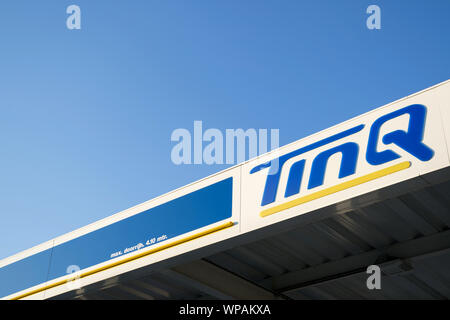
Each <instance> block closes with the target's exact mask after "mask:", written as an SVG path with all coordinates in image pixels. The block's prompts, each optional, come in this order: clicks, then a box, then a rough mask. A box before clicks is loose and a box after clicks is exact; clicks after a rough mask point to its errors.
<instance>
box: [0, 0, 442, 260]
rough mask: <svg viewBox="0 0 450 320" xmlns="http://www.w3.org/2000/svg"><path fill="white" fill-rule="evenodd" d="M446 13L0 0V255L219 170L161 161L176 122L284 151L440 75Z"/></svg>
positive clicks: (305, 4)
mask: <svg viewBox="0 0 450 320" xmlns="http://www.w3.org/2000/svg"><path fill="white" fill-rule="evenodd" d="M70 4H76V5H79V6H80V7H81V12H82V29H81V30H73V31H71V30H68V29H67V28H66V18H67V16H68V15H67V14H66V8H67V6H68V5H70ZM370 4H376V5H378V6H380V8H381V14H382V17H381V18H382V20H381V26H382V29H381V30H368V29H367V28H366V18H367V17H368V15H367V14H366V12H365V11H366V8H367V7H368V6H369V5H370ZM449 14H450V1H448V0H433V1H425V0H421V1H418V0H412V1H411V0H408V1H407V0H396V1H392V0H389V1H385V0H371V1H361V0H341V1H336V0H328V1H324V0H322V1H317V0H315V1H312V0H308V1H302V0H292V1H288V0H282V1H275V0H258V1H257V0H226V1H225V0H196V1H181V0H171V1H155V0H141V1H138V0H131V1H130V0H128V1H124V0H115V1H105V0H72V1H63V0H57V1H56V0H54V1H50V0H46V1H24V0H14V1H12V0H8V1H7V0H4V1H1V4H0V46H1V51H0V58H1V59H0V110H1V117H0V146H1V157H0V210H1V211H0V214H1V218H2V220H1V227H0V231H1V232H0V258H3V257H6V256H9V255H11V254H14V253H16V252H18V251H21V250H24V249H27V248H29V247H31V246H33V245H36V244H39V243H41V242H44V241H46V240H48V239H51V238H53V237H56V236H58V235H61V234H63V233H66V232H69V231H72V230H74V229H76V228H79V227H82V226H84V225H86V224H89V223H91V222H94V221H96V220H98V219H101V218H104V217H107V216H109V215H111V214H114V213H116V212H118V211H121V210H124V209H126V208H128V207H130V206H133V205H136V204H138V203H141V202H143V201H146V200H149V199H151V198H153V197H155V196H158V195H161V194H163V193H165V192H168V191H170V190H172V189H175V188H178V187H181V186H183V185H185V184H187V183H190V182H193V181H195V180H197V179H200V178H202V177H205V176H207V175H209V174H212V173H214V172H217V171H219V170H222V169H224V168H226V166H225V165H213V166H208V165H196V166H195V165H191V166H187V165H184V166H176V165H174V164H173V163H172V162H171V159H170V151H171V149H172V147H173V146H174V143H172V142H171V141H170V135H171V133H172V131H173V130H174V129H176V128H187V129H190V130H192V126H193V121H194V120H202V121H203V125H204V127H205V128H219V129H221V130H225V129H226V128H244V129H247V128H279V129H280V143H281V145H284V144H287V143H290V142H292V141H295V140H298V139H300V138H302V137H305V136H308V135H309V134H312V133H314V132H317V131H319V130H322V129H325V128H327V127H329V126H332V125H334V124H337V123H339V122H342V121H344V120H347V119H349V118H351V117H354V116H357V115H359V114H361V113H364V112H366V111H369V110H371V109H373V108H376V107H379V106H381V105H383V104H386V103H389V102H391V101H393V100H395V99H398V98H402V97H404V96H406V95H408V94H411V93H414V92H416V91H419V90H422V89H424V88H426V87H429V86H431V85H434V84H436V83H438V82H441V81H444V80H447V79H448V78H449V77H450V41H449V33H450V19H449Z"/></svg>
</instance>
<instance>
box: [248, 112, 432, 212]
mask: <svg viewBox="0 0 450 320" xmlns="http://www.w3.org/2000/svg"><path fill="white" fill-rule="evenodd" d="M404 115H409V120H408V121H409V122H408V128H407V130H406V131H404V130H394V131H391V132H388V133H384V134H383V136H382V137H380V132H381V127H382V125H383V124H384V123H386V122H388V121H390V120H392V119H395V118H398V117H401V116H404ZM425 118H426V107H425V106H424V105H421V104H414V105H410V106H407V107H404V108H402V109H399V110H396V111H394V112H391V113H389V114H386V115H383V116H381V117H379V118H378V119H376V120H375V121H374V122H373V123H372V125H371V127H370V133H369V137H368V141H367V145H366V154H365V161H366V162H367V163H368V164H370V165H372V166H378V165H382V164H385V163H388V162H391V161H393V160H396V159H399V158H401V155H399V154H398V153H396V152H395V151H393V150H392V148H390V149H387V150H384V151H378V150H377V146H378V144H379V141H380V140H381V141H382V142H383V143H384V144H385V145H392V144H394V145H396V146H398V147H399V148H401V149H403V150H404V151H406V152H407V153H409V154H411V155H412V156H414V157H415V158H417V159H419V160H420V161H428V160H430V159H431V158H432V157H433V155H434V151H433V150H432V149H431V148H430V147H428V146H427V145H425V144H424V143H423V135H424V129H425ZM364 127H365V125H364V124H360V125H357V126H355V127H353V128H350V129H348V130H345V131H342V132H339V133H337V134H335V135H332V136H330V137H327V138H325V139H322V140H320V141H317V142H315V143H312V144H310V145H307V146H305V147H302V148H299V149H297V150H295V151H292V152H290V153H288V154H285V155H282V156H280V157H278V158H275V159H273V160H271V161H269V162H267V163H264V164H260V165H258V166H256V167H254V168H252V169H251V170H250V174H254V173H256V172H259V171H260V170H263V169H265V168H269V170H268V174H267V178H266V184H265V188H264V192H263V196H262V201H261V206H262V207H264V206H267V205H270V204H272V203H273V202H275V200H276V197H277V191H278V187H279V184H280V177H281V175H282V172H283V170H289V173H288V178H287V185H286V189H285V192H284V198H288V197H291V196H294V195H297V194H299V193H300V186H301V182H302V178H303V176H304V171H305V167H306V164H307V163H308V162H309V161H311V165H310V166H309V167H310V174H309V181H308V184H307V190H312V191H313V189H315V188H318V187H320V186H322V185H323V184H324V176H325V171H326V168H327V163H328V160H329V158H330V157H331V156H333V155H335V154H337V153H339V154H341V156H342V157H341V163H340V169H339V179H343V178H346V177H349V176H351V175H355V174H356V173H357V172H356V171H357V170H356V167H357V162H358V158H359V147H360V146H359V145H358V143H356V142H344V143H342V144H340V145H338V146H335V147H332V148H330V149H328V150H325V151H322V152H320V153H319V154H318V155H316V156H315V157H314V158H312V159H310V158H311V157H308V156H305V158H304V159H300V160H298V161H295V162H292V161H290V162H289V163H290V165H285V164H286V163H287V162H288V160H289V159H291V158H293V157H297V156H299V155H302V154H304V153H307V152H309V151H311V150H314V149H317V148H319V147H323V146H325V145H328V144H330V143H332V142H335V141H338V140H341V139H343V138H346V137H350V136H352V135H356V134H358V133H360V132H361V131H362V130H363V128H364ZM410 166H411V163H410V162H409V161H403V162H400V163H397V164H395V165H392V166H390V167H387V168H384V169H381V170H378V171H374V172H371V173H369V174H366V175H363V176H359V177H357V178H355V179H353V180H349V181H346V182H342V183H338V184H336V185H333V186H331V187H328V188H325V189H322V190H320V191H317V192H310V193H308V194H307V195H306V196H303V197H299V198H296V199H294V200H291V201H288V202H285V203H282V204H280V205H277V206H274V207H270V208H268V209H265V210H263V211H261V212H260V216H261V217H266V216H268V215H271V214H274V213H277V212H280V211H282V210H286V209H289V208H292V207H294V206H297V205H300V204H302V203H305V202H308V201H312V200H315V199H318V198H321V197H324V196H326V195H329V194H332V193H336V192H338V191H342V190H345V189H348V188H351V187H354V186H357V185H360V184H363V183H365V182H368V181H371V180H374V179H377V178H380V177H383V176H386V175H389V174H391V173H394V172H397V171H400V170H404V169H406V168H409V167H410ZM286 167H287V168H286Z"/></svg>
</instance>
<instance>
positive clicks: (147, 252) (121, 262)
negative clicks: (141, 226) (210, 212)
mask: <svg viewBox="0 0 450 320" xmlns="http://www.w3.org/2000/svg"><path fill="white" fill-rule="evenodd" d="M233 225H234V223H233V222H231V221H229V222H227V223H224V224H221V225H219V226H217V227H214V228H211V229H208V230H205V231H202V232H199V233H196V234H193V235H191V236H189V237H186V238H183V239H179V240H177V241H174V242H171V243H167V244H165V245H162V246H160V247H157V248H154V249H152V250H149V251H145V252H142V253H140V254H137V255H135V256H131V257H129V258H126V259H123V260H120V261H116V262H113V263H110V264H107V265H104V266H102V267H99V268H97V269H93V270H90V271H87V272H84V273H82V274H80V275H79V276H77V277H73V278H69V279H64V280H60V281H58V282H54V283H52V284H49V285H47V286H44V287H41V288H38V289H35V290H32V291H29V292H26V293H23V294H21V295H19V296H16V297H14V298H11V300H19V299H22V298H25V297H28V296H31V295H33V294H36V293H39V292H41V291H44V290H47V289H50V288H54V287H57V286H59V285H62V284H65V283H67V282H70V281H74V280H77V279H80V278H84V277H87V276H90V275H92V274H94V273H97V272H101V271H104V270H106V269H110V268H113V267H116V266H118V265H121V264H124V263H127V262H130V261H133V260H136V259H139V258H142V257H145V256H148V255H150V254H153V253H156V252H159V251H162V250H165V249H168V248H171V247H174V246H177V245H179V244H182V243H185V242H188V241H191V240H194V239H197V238H200V237H203V236H206V235H208V234H211V233H214V232H217V231H220V230H223V229H226V228H229V227H231V226H233Z"/></svg>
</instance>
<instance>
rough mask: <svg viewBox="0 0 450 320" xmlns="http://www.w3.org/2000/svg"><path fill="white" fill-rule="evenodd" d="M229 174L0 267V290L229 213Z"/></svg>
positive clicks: (17, 287) (3, 291)
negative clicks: (214, 181)
mask: <svg viewBox="0 0 450 320" xmlns="http://www.w3.org/2000/svg"><path fill="white" fill-rule="evenodd" d="M232 179H233V178H231V177H230V178H227V179H225V180H222V181H220V182H217V183H215V184H212V185H210V186H207V187H205V188H202V189H200V190H197V191H194V192H192V193H189V194H186V195H184V196H182V197H180V198H177V199H174V200H171V201H169V202H166V203H163V204H161V205H159V206H157V207H154V208H151V209H148V210H146V211H143V212H141V213H138V214H136V215H133V216H131V217H128V218H126V219H123V220H120V221H118V222H115V223H113V224H111V225H108V226H106V227H103V228H101V229H98V230H95V231H92V232H90V233H87V234H85V235H83V236H81V237H78V238H75V239H73V240H70V241H68V242H64V243H62V244H60V245H58V246H55V247H53V248H50V249H48V250H45V251H42V252H40V253H38V254H35V255H32V256H30V257H28V258H26V259H23V260H19V261H17V262H15V263H12V264H10V265H7V266H5V267H3V268H0V296H6V295H9V294H12V293H15V292H18V291H20V290H23V289H26V288H30V287H32V286H35V285H38V284H41V283H44V282H45V281H46V279H48V280H53V279H56V278H59V277H61V276H64V275H66V274H67V273H68V272H73V266H76V267H78V268H79V269H80V270H83V269H85V268H88V267H91V266H94V265H96V264H99V263H102V262H105V261H108V260H110V259H113V258H117V257H120V256H124V255H126V254H129V253H131V252H135V251H137V250H140V249H143V248H146V247H148V246H152V245H156V244H158V243H161V242H163V241H167V240H169V239H171V238H174V237H176V236H179V235H182V234H184V233H187V232H190V231H193V230H196V229H199V228H202V227H205V226H208V225H210V224H213V223H215V222H219V221H221V220H224V219H227V218H231V216H232V196H233V194H232V186H233V180H232ZM70 267H71V268H70ZM68 268H69V269H68Z"/></svg>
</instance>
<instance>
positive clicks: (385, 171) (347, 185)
mask: <svg viewBox="0 0 450 320" xmlns="http://www.w3.org/2000/svg"><path fill="white" fill-rule="evenodd" d="M410 166H411V163H410V162H409V161H405V162H401V163H399V164H396V165H393V166H391V167H388V168H385V169H381V170H378V171H375V172H372V173H369V174H367V175H365V176H362V177H359V178H356V179H353V180H350V181H347V182H343V183H341V184H338V185H335V186H332V187H329V188H327V189H324V190H320V191H317V192H314V193H311V194H309V195H307V196H304V197H300V198H297V199H294V200H292V201H289V202H286V203H283V204H280V205H278V206H275V207H272V208H269V209H266V210H263V211H261V212H260V214H259V215H260V216H261V217H267V216H270V215H271V214H274V213H277V212H280V211H283V210H286V209H290V208H292V207H295V206H298V205H300V204H303V203H306V202H309V201H312V200H316V199H319V198H322V197H325V196H328V195H330V194H333V193H336V192H339V191H342V190H345V189H348V188H351V187H355V186H357V185H360V184H363V183H366V182H368V181H371V180H375V179H378V178H381V177H384V176H387V175H389V174H391V173H394V172H397V171H400V170H404V169H406V168H409V167H410Z"/></svg>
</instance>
